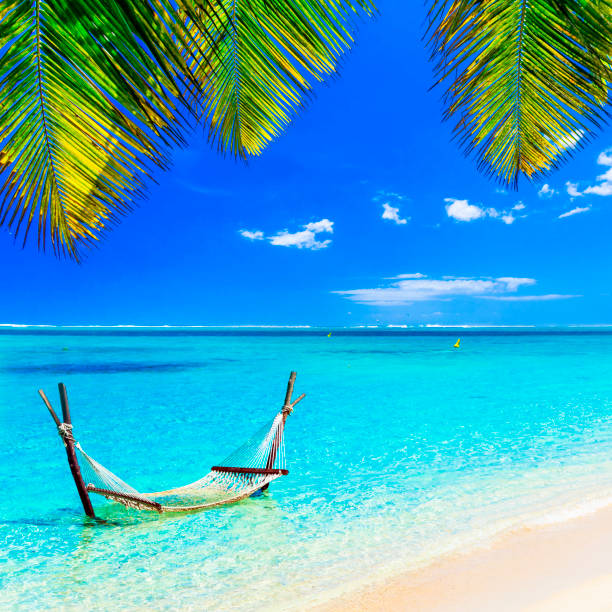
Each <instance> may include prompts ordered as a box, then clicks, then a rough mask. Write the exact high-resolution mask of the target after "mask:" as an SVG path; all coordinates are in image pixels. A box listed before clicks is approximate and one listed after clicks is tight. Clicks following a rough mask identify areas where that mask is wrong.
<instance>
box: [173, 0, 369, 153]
mask: <svg viewBox="0 0 612 612" xmlns="http://www.w3.org/2000/svg"><path fill="white" fill-rule="evenodd" d="M181 2H182V3H183V4H184V5H185V6H184V10H185V11H187V10H188V6H187V5H189V4H190V2H189V1H188V0H181ZM207 9H208V10H207V11H200V12H196V14H195V15H194V14H192V20H191V22H190V27H191V35H192V37H193V39H194V40H197V41H200V40H202V38H203V37H204V35H205V34H206V35H209V36H212V38H213V39H214V44H213V45H212V49H214V52H211V54H210V56H209V58H208V59H209V62H208V63H206V64H204V66H205V67H204V68H202V67H200V66H199V65H198V62H197V61H196V62H195V63H194V66H193V68H192V69H193V71H194V74H196V77H197V78H198V80H199V81H200V83H201V91H202V92H203V94H204V95H203V100H202V104H203V115H204V116H205V117H206V118H207V121H208V124H209V137H210V139H211V141H212V142H213V143H215V142H216V143H217V145H218V147H219V149H221V150H222V151H229V152H230V153H231V154H233V155H236V156H239V157H242V158H246V157H247V156H250V155H259V154H261V152H262V151H263V149H264V148H265V147H266V146H267V145H268V144H269V143H270V142H271V141H272V140H273V139H274V138H276V137H277V136H278V135H279V134H280V133H281V132H282V131H283V130H284V128H285V127H286V126H287V125H288V124H289V123H290V121H291V120H292V119H293V117H294V116H295V115H296V114H297V112H299V110H300V109H301V108H303V106H304V105H305V102H306V100H307V99H308V98H309V96H310V94H311V91H312V86H313V83H314V82H317V81H320V80H323V79H324V78H325V76H327V75H330V74H331V73H333V72H334V70H335V69H336V66H337V63H338V60H339V58H340V57H341V56H342V54H343V53H344V52H345V51H346V50H347V49H349V48H350V46H351V45H352V43H353V38H354V36H353V31H354V27H353V24H354V18H355V17H357V16H363V15H371V14H372V13H373V12H374V11H375V7H374V5H373V4H372V3H371V2H370V1H369V0H240V1H238V0H213V1H211V2H208V3H207ZM201 47H202V48H206V47H205V45H201ZM211 75H212V76H211Z"/></svg>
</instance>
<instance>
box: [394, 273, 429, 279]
mask: <svg viewBox="0 0 612 612" xmlns="http://www.w3.org/2000/svg"><path fill="white" fill-rule="evenodd" d="M402 278H425V274H421V273H420V272H415V273H414V274H398V275H397V276H392V277H391V278H388V279H387V280H400V279H402Z"/></svg>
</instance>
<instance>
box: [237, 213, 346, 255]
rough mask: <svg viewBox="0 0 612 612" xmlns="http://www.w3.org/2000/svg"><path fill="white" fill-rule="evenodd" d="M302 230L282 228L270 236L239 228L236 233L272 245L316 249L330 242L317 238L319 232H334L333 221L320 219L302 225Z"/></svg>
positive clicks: (323, 247) (324, 246)
mask: <svg viewBox="0 0 612 612" xmlns="http://www.w3.org/2000/svg"><path fill="white" fill-rule="evenodd" d="M302 228H303V229H302V230H300V231H297V232H290V231H289V230H286V229H284V230H282V231H280V232H277V233H276V234H274V235H272V236H265V235H264V233H263V232H262V231H261V230H254V231H251V230H246V229H241V230H240V231H239V232H238V233H239V234H240V235H241V236H242V237H243V238H246V239H247V240H268V241H269V242H270V244H272V245H274V246H284V247H296V248H298V249H310V250H312V251H317V250H319V249H325V248H327V247H328V246H329V245H330V244H331V240H329V239H328V240H318V239H317V236H318V235H319V234H323V233H327V234H333V233H334V222H333V221H330V220H329V219H321V220H320V221H313V222H311V223H306V225H302Z"/></svg>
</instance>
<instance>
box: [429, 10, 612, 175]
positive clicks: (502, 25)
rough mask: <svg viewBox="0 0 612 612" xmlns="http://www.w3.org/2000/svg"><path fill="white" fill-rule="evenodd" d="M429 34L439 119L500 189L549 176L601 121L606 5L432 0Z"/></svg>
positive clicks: (609, 31) (610, 35)
mask: <svg viewBox="0 0 612 612" xmlns="http://www.w3.org/2000/svg"><path fill="white" fill-rule="evenodd" d="M430 28H431V29H432V30H433V36H432V38H431V46H432V50H433V57H434V59H436V61H437V66H436V71H437V75H438V79H439V80H438V82H445V83H446V84H447V93H446V100H447V108H446V111H445V117H446V118H454V119H455V121H456V125H455V133H456V136H457V137H458V138H459V140H460V142H461V144H462V146H463V147H464V148H465V150H466V152H467V153H474V154H475V156H476V159H477V161H478V164H479V167H480V168H481V169H483V170H484V171H485V172H487V173H490V174H493V175H496V176H497V177H498V178H499V179H500V180H501V181H502V182H504V183H509V184H513V185H516V183H517V181H518V177H519V175H520V174H521V173H522V174H524V175H526V176H528V177H537V176H538V175H540V174H542V173H545V172H546V171H548V170H550V169H551V168H554V167H556V166H557V165H558V164H559V163H560V162H561V161H563V160H564V159H565V158H566V157H567V156H568V155H571V153H572V150H574V149H575V148H576V147H580V146H582V144H583V143H584V142H586V141H587V140H588V139H589V138H590V137H591V135H592V134H593V132H594V131H595V130H596V129H597V128H598V126H599V125H600V124H601V123H602V121H603V119H604V118H605V115H606V111H605V107H606V104H607V103H608V93H609V86H610V83H611V81H612V70H611V64H610V58H611V55H612V1H611V0H487V1H484V0H432V4H431V9H430Z"/></svg>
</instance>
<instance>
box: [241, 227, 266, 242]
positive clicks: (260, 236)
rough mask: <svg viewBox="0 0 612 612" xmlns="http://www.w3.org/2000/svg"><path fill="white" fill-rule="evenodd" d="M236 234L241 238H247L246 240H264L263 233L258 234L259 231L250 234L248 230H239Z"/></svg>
mask: <svg viewBox="0 0 612 612" xmlns="http://www.w3.org/2000/svg"><path fill="white" fill-rule="evenodd" d="M238 233H239V234H240V235H241V236H242V237H243V238H247V239H248V240H263V239H264V233H263V232H260V231H259V230H256V231H254V232H251V231H250V230H246V229H241V230H240V231H239V232H238Z"/></svg>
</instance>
